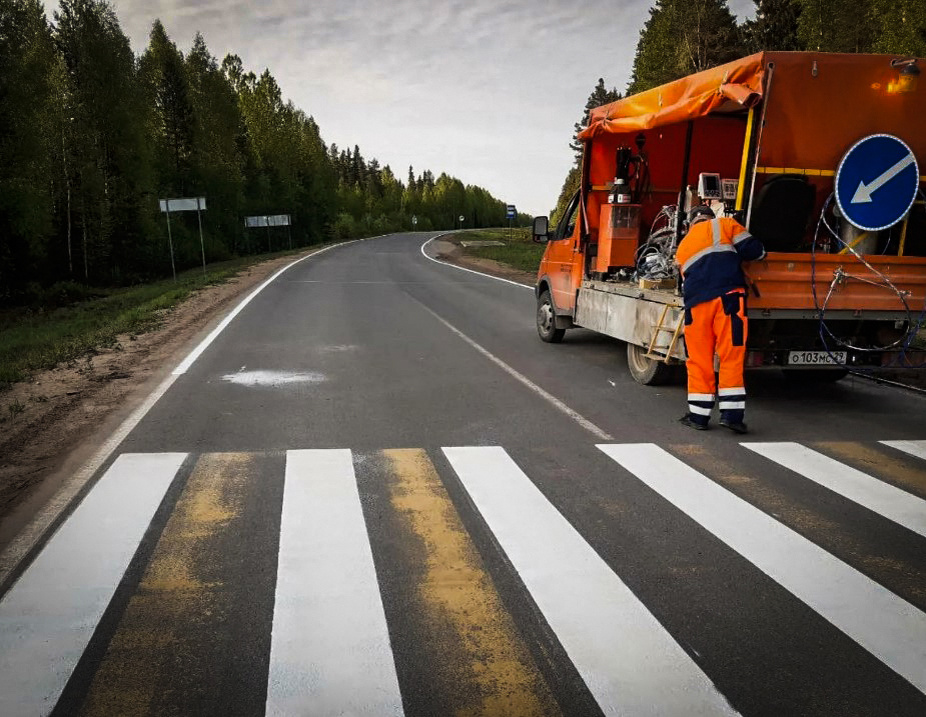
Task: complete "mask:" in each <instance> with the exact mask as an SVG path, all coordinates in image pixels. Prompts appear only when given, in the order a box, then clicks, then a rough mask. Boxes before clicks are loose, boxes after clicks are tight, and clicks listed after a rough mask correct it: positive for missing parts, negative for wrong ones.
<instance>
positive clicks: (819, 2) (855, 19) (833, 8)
mask: <svg viewBox="0 0 926 717" xmlns="http://www.w3.org/2000/svg"><path fill="white" fill-rule="evenodd" d="M800 1H801V14H800V17H799V18H798V30H797V34H798V38H799V39H800V43H801V45H802V47H803V48H804V49H806V50H811V51H819V52H871V51H872V47H873V43H874V41H875V38H876V34H875V32H873V30H874V28H875V27H876V26H877V24H878V23H877V21H876V17H875V15H876V13H875V12H874V7H873V6H874V0H800Z"/></svg>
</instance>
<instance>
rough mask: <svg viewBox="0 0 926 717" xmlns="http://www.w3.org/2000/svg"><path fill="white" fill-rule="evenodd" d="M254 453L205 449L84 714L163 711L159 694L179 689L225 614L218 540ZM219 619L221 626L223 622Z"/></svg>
mask: <svg viewBox="0 0 926 717" xmlns="http://www.w3.org/2000/svg"><path fill="white" fill-rule="evenodd" d="M252 461H253V457H252V456H250V455H249V454H246V453H212V454H205V455H203V456H202V457H201V458H200V459H199V461H198V462H197V464H196V466H195V468H194V469H193V472H192V474H191V475H190V478H189V480H188V482H187V484H186V486H185V487H184V489H183V493H182V494H181V495H180V499H179V500H178V501H177V505H176V507H175V508H174V511H173V513H172V514H171V516H170V518H169V519H168V521H167V525H166V526H165V527H164V531H163V532H162V533H161V537H160V539H159V540H158V543H157V546H156V547H155V549H154V554H153V555H152V557H151V561H150V563H149V564H148V567H147V569H146V570H145V573H144V576H143V577H142V580H141V583H140V584H139V587H138V590H137V591H136V592H135V594H134V595H133V596H132V598H131V599H130V601H129V604H128V606H127V608H126V610H125V613H124V614H123V616H122V619H121V621H120V623H119V627H118V628H117V630H116V633H115V635H114V636H113V638H112V640H111V641H110V644H109V646H108V647H107V651H106V654H105V656H104V658H103V661H102V663H101V664H100V667H99V669H98V670H97V672H96V674H95V675H94V678H93V682H92V684H91V686H90V689H89V691H88V694H87V698H86V701H85V702H84V705H83V708H82V710H81V713H82V714H84V715H107V716H108V715H120V716H128V715H151V714H157V713H158V712H159V711H160V710H159V709H158V704H157V699H158V698H159V697H163V696H165V695H167V694H169V693H171V691H173V690H176V689H178V687H177V685H178V680H177V678H178V677H180V678H181V679H182V678H183V677H190V676H191V674H190V672H185V673H184V674H183V675H180V676H178V674H177V670H185V669H186V670H190V671H192V672H194V673H195V670H197V669H199V670H209V669H210V667H211V666H210V665H200V664H198V663H197V661H196V646H197V644H198V642H201V641H202V640H203V639H204V636H203V624H204V623H206V624H208V622H209V621H210V619H212V618H213V617H216V618H219V617H220V616H221V613H222V610H223V605H224V603H223V596H222V595H221V591H222V588H223V587H224V585H223V583H222V582H221V580H218V579H217V578H216V577H215V575H214V574H212V571H213V570H214V565H215V562H216V559H217V555H218V550H219V547H218V542H219V540H220V539H222V538H223V537H226V536H227V535H228V534H230V533H231V532H232V531H233V530H234V520H235V518H236V517H237V516H238V515H239V514H240V513H241V510H242V506H243V501H244V499H245V497H246V495H245V490H244V485H245V483H246V482H247V478H248V474H249V469H250V466H251V463H252ZM218 626H219V625H218V623H217V625H216V627H218Z"/></svg>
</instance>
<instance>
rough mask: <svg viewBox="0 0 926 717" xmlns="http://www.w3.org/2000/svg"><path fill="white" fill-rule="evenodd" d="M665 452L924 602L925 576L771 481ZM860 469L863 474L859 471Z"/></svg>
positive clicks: (695, 452) (695, 456)
mask: <svg viewBox="0 0 926 717" xmlns="http://www.w3.org/2000/svg"><path fill="white" fill-rule="evenodd" d="M818 445H822V444H818ZM827 445H830V444H827ZM669 448H670V450H671V451H672V452H673V453H675V454H676V455H678V456H680V457H683V458H684V460H685V462H686V463H688V464H689V465H690V466H691V467H692V468H694V469H695V470H697V471H700V472H701V473H703V474H704V475H706V476H707V477H709V478H712V479H713V480H715V481H717V482H718V483H719V484H721V485H724V486H726V487H727V488H728V489H729V490H730V492H732V493H735V494H736V495H738V496H740V497H741V498H743V499H744V500H746V501H747V502H749V503H750V504H752V505H754V506H755V507H756V508H759V509H760V510H761V511H763V512H765V513H768V514H769V515H771V516H772V517H773V518H775V519H776V520H778V521H779V522H781V523H784V524H785V525H787V526H788V527H789V528H791V529H792V530H794V531H795V532H797V533H799V534H800V535H802V536H804V537H805V538H808V539H810V540H812V541H813V542H815V543H817V544H818V545H821V546H822V547H823V548H824V549H825V550H828V551H831V550H832V547H830V548H827V545H830V546H836V545H838V546H839V547H840V548H842V549H843V550H844V551H845V552H846V554H847V555H848V557H844V558H843V559H844V560H846V561H847V562H848V563H849V564H851V565H852V566H853V567H854V568H856V569H858V570H861V571H862V572H864V573H866V574H867V575H870V576H872V577H874V578H875V579H876V580H880V581H881V582H885V581H890V582H891V583H892V584H893V585H894V586H895V587H894V588H893V589H894V591H895V592H897V591H898V590H899V591H900V592H902V593H903V594H902V597H904V598H905V599H907V600H910V601H912V602H916V603H917V604H921V603H922V601H923V600H924V599H926V590H924V588H923V587H922V586H923V585H926V573H924V572H923V571H922V570H920V569H918V568H916V567H915V566H914V565H912V564H910V563H907V562H904V561H902V560H897V559H894V558H889V557H885V556H884V555H882V554H880V553H875V552H872V549H871V547H870V546H869V545H868V544H867V543H866V542H864V541H862V540H859V539H858V537H857V536H856V535H855V534H854V533H853V532H852V530H851V528H846V526H844V525H842V524H840V523H838V522H836V521H833V520H829V519H828V518H826V517H824V516H822V515H819V514H818V513H816V512H815V511H813V510H812V509H810V508H807V507H805V506H802V505H800V504H799V503H797V502H796V501H795V500H793V499H792V498H790V497H789V496H788V495H787V494H786V493H785V492H784V491H782V490H780V489H779V488H776V487H775V485H774V482H773V480H772V479H768V480H766V479H762V478H758V477H755V476H749V475H745V474H744V473H743V471H742V466H736V465H733V464H731V463H728V462H726V461H723V460H720V459H718V458H717V457H716V456H715V455H714V454H713V453H711V452H710V451H708V450H707V449H706V448H705V447H704V446H699V445H673V446H669ZM860 455H861V454H860ZM854 467H859V466H854ZM859 469H860V470H863V469H862V468H860V467H859Z"/></svg>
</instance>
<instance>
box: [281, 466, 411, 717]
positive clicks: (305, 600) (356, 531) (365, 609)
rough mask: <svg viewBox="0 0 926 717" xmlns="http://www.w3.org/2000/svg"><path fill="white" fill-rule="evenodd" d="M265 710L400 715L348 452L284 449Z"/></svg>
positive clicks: (384, 629)
mask: <svg viewBox="0 0 926 717" xmlns="http://www.w3.org/2000/svg"><path fill="white" fill-rule="evenodd" d="M266 711H267V714H271V715H274V714H278V715H284V714H285V715H295V714H310V715H316V716H317V717H324V716H326V715H348V714H350V715H401V714H403V712H402V697H401V694H400V693H399V683H398V678H397V677H396V672H395V663H394V661H393V656H392V648H391V647H390V644H389V632H388V630H387V627H386V616H385V613H384V611H383V604H382V599H381V597H380V591H379V585H378V582H377V579H376V569H375V567H374V565H373V554H372V551H371V550H370V543H369V538H368V536H367V529H366V523H365V522H364V518H363V510H362V509H361V505H360V495H359V493H358V490H357V482H356V479H355V477H354V467H353V465H352V463H351V453H350V451H349V450H340V449H333V450H297V451H287V453H286V474H285V484H284V489H283V514H282V524H281V526H280V554H279V563H278V567H277V584H276V596H275V601H274V606H273V633H272V638H271V646H270V674H269V677H268V684H267V709H266Z"/></svg>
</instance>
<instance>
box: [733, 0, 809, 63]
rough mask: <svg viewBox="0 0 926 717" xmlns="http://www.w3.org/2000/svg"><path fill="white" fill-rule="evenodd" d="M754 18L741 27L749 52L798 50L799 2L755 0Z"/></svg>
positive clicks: (790, 0)
mask: <svg viewBox="0 0 926 717" xmlns="http://www.w3.org/2000/svg"><path fill="white" fill-rule="evenodd" d="M755 3H756V17H755V19H754V20H747V21H746V23H745V24H744V25H743V34H744V36H745V41H746V45H747V47H748V48H749V51H750V52H762V51H764V50H772V51H791V50H800V49H801V47H802V46H801V42H800V40H799V39H798V34H797V32H798V21H799V18H800V15H801V0H755Z"/></svg>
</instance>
